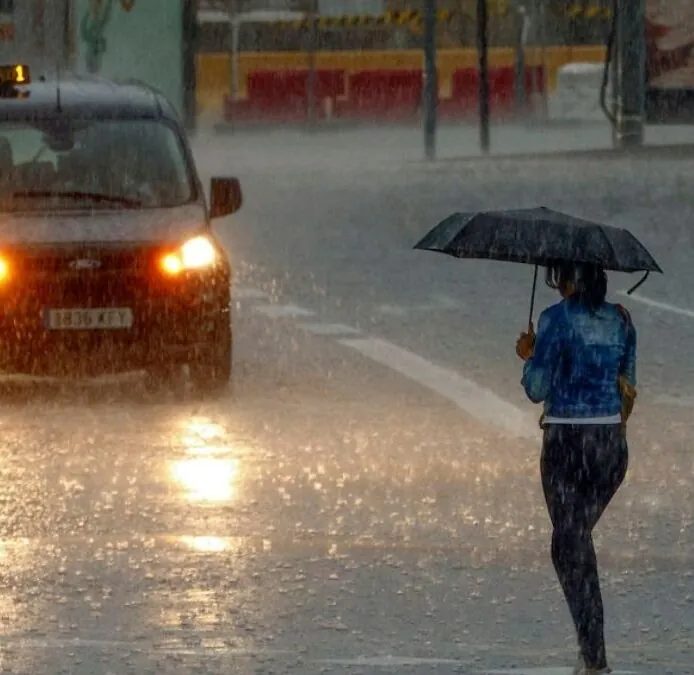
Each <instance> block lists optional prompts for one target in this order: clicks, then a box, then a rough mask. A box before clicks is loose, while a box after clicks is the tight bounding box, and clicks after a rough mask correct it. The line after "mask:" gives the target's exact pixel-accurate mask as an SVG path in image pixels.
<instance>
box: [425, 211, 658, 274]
mask: <svg viewBox="0 0 694 675" xmlns="http://www.w3.org/2000/svg"><path fill="white" fill-rule="evenodd" d="M415 248H416V249H422V250H428V251H437V252H439V253H445V254H448V255H452V256H454V257H456V258H482V259H486V260H499V261H505V262H517V263H528V264H531V265H540V266H548V265H551V264H552V263H556V262H561V261H567V262H582V263H592V264H595V265H599V266H600V267H602V268H603V269H605V270H612V271H616V272H662V270H661V269H660V267H659V266H658V263H656V261H655V260H654V259H653V256H652V255H651V254H650V253H649V252H648V251H647V250H646V248H645V247H644V246H643V244H641V243H640V242H639V240H638V239H636V237H634V235H633V234H631V232H629V231H628V230H624V229H620V228H616V227H611V226H609V225H601V224H599V223H593V222H590V221H588V220H583V219H581V218H576V217H574V216H570V215H568V214H565V213H561V212H559V211H552V210H551V209H548V208H545V207H540V208H535V209H519V210H512V211H479V212H477V213H454V214H453V215H452V216H449V217H448V218H446V219H445V220H443V221H442V222H441V223H439V224H438V225H437V226H436V227H435V228H433V229H432V230H431V231H430V232H429V233H428V234H427V235H426V236H425V237H424V238H423V239H422V240H421V241H420V242H419V243H418V244H417V245H416V246H415Z"/></svg>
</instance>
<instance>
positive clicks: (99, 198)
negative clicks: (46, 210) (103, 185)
mask: <svg viewBox="0 0 694 675" xmlns="http://www.w3.org/2000/svg"><path fill="white" fill-rule="evenodd" d="M22 197H29V198H36V199H42V198H45V199H49V198H50V197H64V198H66V199H91V200H93V201H95V202H107V203H109V204H121V205H122V206H127V207H129V208H133V209H134V208H137V207H139V206H142V202H141V201H139V200H137V199H130V198H129V197H119V196H116V195H107V194H103V193H101V192H80V191H78V190H68V191H65V192H63V191H60V190H22V191H18V192H13V193H12V198H13V199H21V198H22Z"/></svg>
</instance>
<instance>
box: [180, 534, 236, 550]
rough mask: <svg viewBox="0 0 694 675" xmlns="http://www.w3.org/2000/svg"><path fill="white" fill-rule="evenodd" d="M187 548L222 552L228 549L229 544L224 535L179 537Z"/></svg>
mask: <svg viewBox="0 0 694 675" xmlns="http://www.w3.org/2000/svg"><path fill="white" fill-rule="evenodd" d="M180 540H181V542H182V543H184V544H185V545H186V546H188V548H190V549H192V550H193V551H199V552H200V553H222V552H224V551H228V550H229V549H230V548H231V546H230V542H229V540H228V539H227V538H226V537H190V536H183V537H181V538H180Z"/></svg>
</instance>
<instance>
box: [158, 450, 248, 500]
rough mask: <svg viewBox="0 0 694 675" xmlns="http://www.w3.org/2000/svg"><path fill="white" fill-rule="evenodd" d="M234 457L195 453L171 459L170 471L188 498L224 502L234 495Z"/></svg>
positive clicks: (237, 468)
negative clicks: (178, 458) (227, 457)
mask: <svg viewBox="0 0 694 675" xmlns="http://www.w3.org/2000/svg"><path fill="white" fill-rule="evenodd" d="M238 473H239V461H238V460H237V459H216V458H210V457H199V458H191V459H181V460H177V461H174V462H172V463H171V475H172V477H173V479H174V480H175V481H176V482H178V483H180V484H181V485H182V486H183V488H184V489H185V490H186V492H187V493H188V494H187V496H188V499H189V500H190V501H192V502H228V501H231V500H232V499H233V498H234V495H235V488H236V485H235V484H236V478H237V476H238Z"/></svg>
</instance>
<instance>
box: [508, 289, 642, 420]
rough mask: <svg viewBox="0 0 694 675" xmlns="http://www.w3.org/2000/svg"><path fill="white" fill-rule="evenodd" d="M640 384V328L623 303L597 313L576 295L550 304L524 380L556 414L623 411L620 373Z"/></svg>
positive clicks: (538, 400)
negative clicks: (637, 377)
mask: <svg viewBox="0 0 694 675" xmlns="http://www.w3.org/2000/svg"><path fill="white" fill-rule="evenodd" d="M620 375H624V376H625V377H626V378H627V379H628V380H629V382H631V384H633V385H634V386H636V329H635V328H634V325H633V323H632V322H631V320H630V319H628V318H626V317H625V316H624V315H623V314H622V313H621V311H620V308H619V306H618V305H614V304H611V303H604V304H603V305H602V306H601V307H600V308H599V309H598V310H596V311H595V312H594V313H591V311H590V310H589V309H588V308H586V307H584V306H583V305H581V304H579V303H578V302H576V301H572V300H571V299H565V300H562V301H561V302H559V303H557V304H556V305H552V306H551V307H548V308H547V309H545V311H544V312H542V314H541V315H540V318H539V320H538V324H537V337H536V340H535V352H534V354H533V356H532V357H531V358H530V359H528V360H527V361H526V362H525V366H524V368H523V378H522V380H521V384H522V385H523V388H524V389H525V393H526V394H527V396H528V398H529V399H530V400H531V401H532V402H533V403H543V402H544V412H545V415H547V416H551V417H571V418H586V417H608V416H612V415H617V414H619V412H620V410H621V397H620V393H619V388H618V378H619V376H620Z"/></svg>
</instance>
